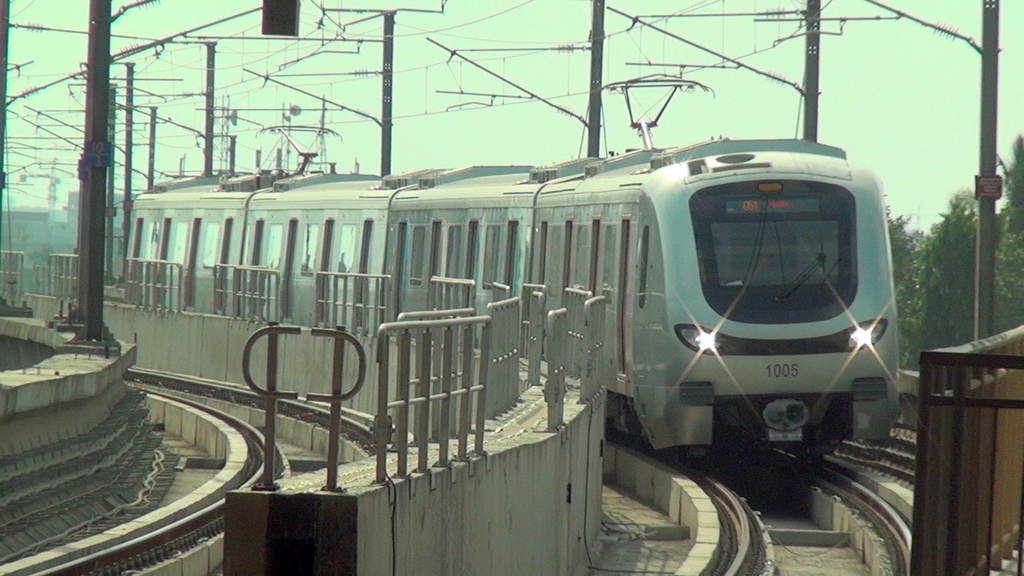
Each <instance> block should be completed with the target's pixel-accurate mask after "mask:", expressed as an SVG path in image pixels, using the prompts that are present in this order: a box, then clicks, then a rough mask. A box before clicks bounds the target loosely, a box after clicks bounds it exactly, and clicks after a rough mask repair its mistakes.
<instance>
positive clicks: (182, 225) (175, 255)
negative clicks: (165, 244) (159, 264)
mask: <svg viewBox="0 0 1024 576" xmlns="http://www.w3.org/2000/svg"><path fill="white" fill-rule="evenodd" d="M171 230H172V231H171V238H170V242H169V244H170V253H169V254H168V260H170V261H171V262H177V263H178V264H184V263H185V253H186V251H187V250H188V240H189V235H188V222H175V223H174V227H173V228H172V229H171Z"/></svg>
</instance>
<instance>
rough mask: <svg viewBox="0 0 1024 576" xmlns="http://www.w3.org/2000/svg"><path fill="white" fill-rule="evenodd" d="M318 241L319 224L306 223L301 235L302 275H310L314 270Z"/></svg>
mask: <svg viewBox="0 0 1024 576" xmlns="http://www.w3.org/2000/svg"><path fill="white" fill-rule="evenodd" d="M319 241H320V225H319V224H306V233H305V234H303V235H302V264H301V268H300V270H301V273H302V275H303V276H312V274H313V271H314V270H316V249H317V243H318V242H319Z"/></svg>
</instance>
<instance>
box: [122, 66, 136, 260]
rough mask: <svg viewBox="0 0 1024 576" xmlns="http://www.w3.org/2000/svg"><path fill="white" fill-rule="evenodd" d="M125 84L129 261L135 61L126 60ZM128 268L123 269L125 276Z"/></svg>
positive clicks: (125, 248) (124, 233) (124, 231)
mask: <svg viewBox="0 0 1024 576" xmlns="http://www.w3.org/2000/svg"><path fill="white" fill-rule="evenodd" d="M124 67H125V80H124V83H125V86H124V197H123V198H122V199H121V200H122V202H123V207H122V211H121V262H122V263H123V264H126V263H127V258H128V242H129V240H128V237H129V235H130V233H131V227H132V225H131V222H132V147H133V146H134V145H135V142H134V139H133V134H132V131H133V130H134V129H135V119H134V112H135V63H133V62H126V63H125V65H124ZM127 272H128V270H126V269H124V270H122V271H121V274H122V276H124V275H125V274H126V273H127Z"/></svg>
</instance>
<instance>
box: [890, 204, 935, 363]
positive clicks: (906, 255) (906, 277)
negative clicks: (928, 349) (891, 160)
mask: <svg viewBox="0 0 1024 576" xmlns="http://www.w3.org/2000/svg"><path fill="white" fill-rule="evenodd" d="M886 219H887V220H888V223H889V241H890V244H891V247H892V267H893V284H894V285H895V289H896V311H897V312H898V313H899V318H900V335H899V336H900V338H899V340H900V367H901V368H907V367H911V366H915V367H916V366H917V353H918V351H919V350H920V347H919V346H918V343H917V342H912V341H910V339H909V335H910V334H914V333H915V332H917V333H919V330H918V329H917V327H916V326H915V325H914V323H915V322H916V321H917V319H918V318H919V312H920V305H921V304H920V301H919V299H918V294H919V290H918V286H917V281H918V277H919V276H920V268H921V263H920V256H921V248H922V245H923V244H924V241H925V234H924V232H922V231H921V230H914V229H911V228H908V225H909V223H910V217H909V216H899V217H897V218H893V217H892V214H891V213H890V212H889V211H888V210H886Z"/></svg>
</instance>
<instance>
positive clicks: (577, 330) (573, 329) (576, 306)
mask: <svg viewBox="0 0 1024 576" xmlns="http://www.w3.org/2000/svg"><path fill="white" fill-rule="evenodd" d="M593 296H594V294H593V292H591V291H590V290H582V289H579V288H566V289H565V290H564V291H563V292H562V304H563V305H564V306H565V309H566V311H567V312H568V314H567V315H568V327H567V330H566V335H567V336H568V338H569V342H568V343H567V345H566V347H565V349H564V353H565V354H566V356H565V357H564V359H565V368H566V373H567V374H568V375H569V376H572V377H573V378H579V377H580V375H581V374H582V373H583V356H584V348H585V347H586V338H587V336H586V325H587V318H586V303H587V300H589V299H590V298H591V297H593Z"/></svg>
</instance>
